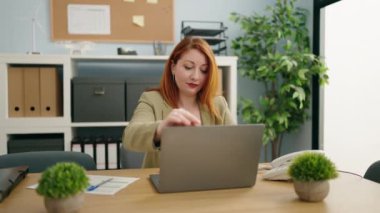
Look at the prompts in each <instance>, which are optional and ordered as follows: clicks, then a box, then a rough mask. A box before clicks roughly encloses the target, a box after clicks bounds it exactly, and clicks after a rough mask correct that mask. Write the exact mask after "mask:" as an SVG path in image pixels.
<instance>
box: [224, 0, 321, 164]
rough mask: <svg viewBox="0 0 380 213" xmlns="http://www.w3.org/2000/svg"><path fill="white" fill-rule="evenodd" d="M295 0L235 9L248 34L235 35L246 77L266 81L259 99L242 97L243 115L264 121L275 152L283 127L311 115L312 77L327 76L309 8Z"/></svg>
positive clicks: (298, 123)
mask: <svg viewBox="0 0 380 213" xmlns="http://www.w3.org/2000/svg"><path fill="white" fill-rule="evenodd" d="M294 3H295V0H277V2H276V4H275V5H274V6H270V7H268V12H269V13H268V14H269V15H267V16H265V15H258V14H254V15H252V16H244V15H241V14H237V13H232V14H231V20H233V21H234V22H235V23H239V24H240V26H241V29H242V30H243V31H244V34H243V35H242V36H240V37H237V38H236V39H234V40H232V49H233V50H234V53H235V54H236V55H237V56H238V57H239V70H240V72H241V74H242V76H243V77H247V78H249V79H251V80H254V81H256V82H261V83H263V84H264V86H265V93H264V94H262V96H261V97H260V99H259V101H258V103H256V102H255V103H254V102H253V101H252V100H250V99H247V98H241V100H240V107H241V112H242V118H243V120H244V121H245V122H247V123H264V124H265V127H266V128H265V132H264V136H263V142H264V144H265V145H266V144H268V143H269V142H270V143H272V158H275V157H277V156H278V155H279V152H280V144H281V140H282V136H283V134H284V133H289V132H292V131H294V130H297V129H298V128H299V127H300V126H301V125H302V124H303V123H304V122H305V121H306V120H307V119H308V118H309V115H308V108H309V107H310V96H311V79H312V78H313V76H317V77H318V79H319V82H320V84H322V85H323V84H325V83H326V82H327V80H328V76H327V74H326V71H327V68H326V66H325V65H324V63H323V62H322V61H321V60H320V59H319V58H318V57H317V56H316V55H314V54H312V52H311V51H310V42H309V35H308V29H307V27H306V18H307V10H305V9H300V8H296V7H295V5H294Z"/></svg>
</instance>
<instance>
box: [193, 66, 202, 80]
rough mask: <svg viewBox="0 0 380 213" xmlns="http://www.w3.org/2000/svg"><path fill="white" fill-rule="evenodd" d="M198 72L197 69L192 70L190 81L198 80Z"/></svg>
mask: <svg viewBox="0 0 380 213" xmlns="http://www.w3.org/2000/svg"><path fill="white" fill-rule="evenodd" d="M200 72H201V71H200V70H199V69H194V71H193V72H192V74H191V79H193V80H197V79H199V75H200Z"/></svg>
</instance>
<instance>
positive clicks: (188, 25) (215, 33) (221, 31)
mask: <svg viewBox="0 0 380 213" xmlns="http://www.w3.org/2000/svg"><path fill="white" fill-rule="evenodd" d="M181 29H182V30H181V34H182V38H183V37H187V36H194V37H200V38H203V39H204V40H205V41H206V42H207V43H208V44H209V45H210V46H212V48H213V52H214V54H216V55H219V54H221V53H222V52H224V53H225V54H226V55H227V37H226V36H225V31H226V30H227V27H225V26H224V25H223V22H219V21H182V24H181Z"/></svg>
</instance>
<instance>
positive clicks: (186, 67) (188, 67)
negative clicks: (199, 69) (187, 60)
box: [185, 65, 193, 70]
mask: <svg viewBox="0 0 380 213" xmlns="http://www.w3.org/2000/svg"><path fill="white" fill-rule="evenodd" d="M192 68H193V67H192V66H186V65H185V69H186V70H191V69H192Z"/></svg>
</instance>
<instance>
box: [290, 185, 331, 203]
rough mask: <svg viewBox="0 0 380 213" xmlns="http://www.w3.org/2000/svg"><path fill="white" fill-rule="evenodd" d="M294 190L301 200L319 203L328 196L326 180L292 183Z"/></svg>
mask: <svg viewBox="0 0 380 213" xmlns="http://www.w3.org/2000/svg"><path fill="white" fill-rule="evenodd" d="M294 190H295V191H296V193H297V195H298V197H299V198H300V199H301V200H304V201H308V202H319V201H322V200H323V199H325V197H326V196H327V195H328V193H329V190H330V185H329V182H328V181H327V180H326V181H312V182H301V181H294Z"/></svg>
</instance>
